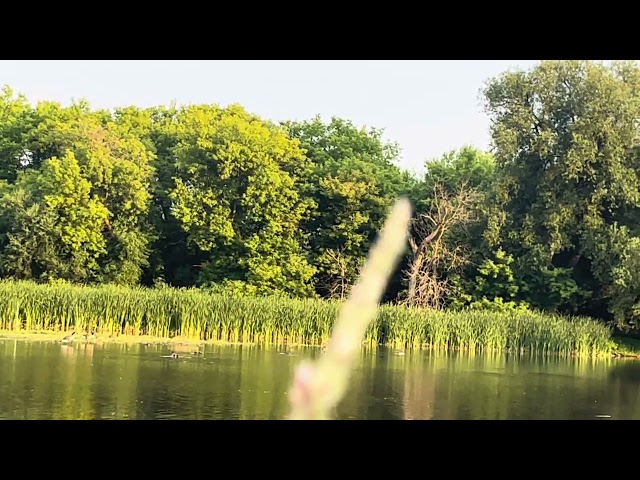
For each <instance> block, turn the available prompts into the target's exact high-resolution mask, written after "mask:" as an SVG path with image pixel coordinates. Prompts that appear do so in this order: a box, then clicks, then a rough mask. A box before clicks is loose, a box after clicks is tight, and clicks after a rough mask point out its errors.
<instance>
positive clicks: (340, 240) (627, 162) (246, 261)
mask: <svg viewBox="0 0 640 480" xmlns="http://www.w3.org/2000/svg"><path fill="white" fill-rule="evenodd" d="M483 93H484V98H485V101H486V110H487V113H488V114H489V116H490V119H491V135H492V140H493V151H492V152H491V153H490V152H483V151H481V150H479V149H476V148H474V147H471V146H464V147H462V148H460V149H459V150H456V151H453V152H449V153H447V154H445V155H443V156H442V157H441V158H438V159H434V160H430V161H428V162H426V163H425V173H424V175H423V176H422V177H421V178H418V177H416V176H413V175H411V174H409V173H408V172H406V171H404V170H402V169H401V168H400V167H399V166H398V162H397V161H398V157H399V149H398V146H397V145H395V144H393V143H388V142H385V141H384V140H383V136H382V133H383V132H382V131H380V130H377V129H375V128H361V127H359V126H356V125H354V124H353V123H351V122H350V121H348V120H345V119H340V118H332V119H330V120H329V121H323V120H322V119H321V118H320V117H316V118H312V119H309V120H307V121H296V122H282V123H280V124H278V123H273V122H270V121H268V120H266V119H262V118H259V117H258V116H256V115H254V114H251V113H249V112H247V111H245V110H244V109H243V108H242V107H240V106H238V105H232V106H228V107H221V106H217V105H190V106H182V107H177V106H175V105H169V106H158V107H154V108H148V109H140V108H137V107H134V106H129V107H123V108H118V109H115V110H114V111H105V110H95V109H92V108H91V107H90V106H89V105H88V104H87V103H86V102H76V103H74V104H72V105H70V106H66V107H65V106H62V105H60V104H57V103H55V102H40V103H38V104H37V105H32V104H30V103H29V102H28V101H27V99H26V98H24V97H23V96H20V95H16V94H15V93H14V92H13V91H12V90H11V89H9V88H8V87H5V88H4V89H3V90H2V92H1V93H0V277H3V278H16V279H33V280H37V281H51V280H59V279H63V280H67V281H71V282H79V283H98V282H113V283H119V284H143V285H154V284H158V283H167V284H169V285H174V286H199V287H203V288H223V289H233V290H235V291H239V292H242V293H245V294H272V293H281V294H286V295H290V296H296V297H311V296H321V297H324V298H328V297H337V298H341V297H344V296H345V295H346V294H347V293H348V289H349V286H350V285H351V284H352V283H353V281H354V280H355V278H356V276H357V273H358V270H359V268H360V266H361V265H362V262H363V261H364V259H365V257H366V254H367V251H368V249H369V248H370V246H371V243H372V241H373V240H374V239H375V235H376V232H377V230H378V229H379V227H380V225H381V223H382V221H383V220H384V217H385V215H386V212H387V209H388V207H389V206H390V205H391V203H392V202H393V200H394V199H395V198H397V197H398V196H399V195H408V196H409V197H410V198H411V200H412V202H413V203H414V207H415V221H414V223H413V227H412V231H411V232H410V233H411V236H410V239H409V240H410V241H409V245H410V247H411V248H408V249H407V255H406V258H405V261H404V263H403V264H402V266H401V268H399V270H398V271H397V272H395V275H394V277H393V281H392V284H391V286H390V288H389V291H388V292H387V295H386V299H387V300H390V301H407V302H408V303H413V304H415V305H422V306H430V307H432V308H461V307H469V306H470V307H472V308H495V309H505V308H527V307H533V308H538V309H543V310H549V311H560V312H565V313H581V314H589V315H592V316H595V317H598V318H601V319H602V320H604V321H612V322H613V323H614V324H615V325H617V326H618V327H620V328H640V326H639V322H640V177H639V173H640V146H639V145H638V140H639V135H638V133H639V131H638V126H639V124H638V119H640V70H639V69H638V66H637V64H636V63H629V62H624V63H621V62H618V63H613V64H611V65H608V66H607V65H603V64H598V63H593V62H579V61H551V62H542V63H540V64H539V65H538V66H536V67H535V68H533V69H531V70H530V71H521V72H507V73H504V74H503V75H500V76H498V77H496V78H494V79H490V81H489V82H488V84H487V85H486V88H485V89H484V91H483Z"/></svg>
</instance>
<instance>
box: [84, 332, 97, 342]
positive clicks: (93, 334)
mask: <svg viewBox="0 0 640 480" xmlns="http://www.w3.org/2000/svg"><path fill="white" fill-rule="evenodd" d="M95 338H96V332H95V330H91V333H90V334H89V333H85V334H83V335H82V339H83V340H94V339H95Z"/></svg>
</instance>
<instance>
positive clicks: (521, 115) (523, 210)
mask: <svg viewBox="0 0 640 480" xmlns="http://www.w3.org/2000/svg"><path fill="white" fill-rule="evenodd" d="M639 86H640V72H639V69H638V66H637V64H635V63H629V62H626V63H614V64H613V65H611V66H606V65H603V64H596V63H593V62H583V61H570V62H566V61H549V62H542V63H541V64H540V65H538V66H537V67H536V68H534V69H532V70H531V71H529V72H509V73H505V74H503V75H501V76H499V77H498V78H495V79H493V80H492V81H490V82H489V84H488V86H487V88H486V89H485V96H486V101H487V102H486V107H487V111H488V112H489V114H490V115H491V118H492V137H493V142H494V144H495V152H496V160H497V162H498V165H499V168H500V170H501V175H500V180H499V182H498V183H497V188H496V197H495V199H496V203H495V208H494V209H493V211H492V215H491V216H490V217H489V220H490V221H489V225H488V229H487V232H486V238H487V240H488V241H489V242H490V244H491V245H493V246H494V247H496V248H497V247H503V248H504V249H505V250H506V251H508V252H510V253H514V254H515V255H516V257H517V258H518V260H517V261H516V262H515V263H514V270H515V271H517V276H519V277H520V278H528V279H529V282H528V283H529V285H531V283H532V281H533V279H535V281H536V282H537V283H538V285H537V287H536V288H535V289H533V288H532V289H530V295H531V299H532V303H533V304H534V305H535V306H539V307H543V308H551V309H559V310H561V311H567V310H573V311H579V312H582V313H589V314H595V315H601V314H605V313H607V312H608V314H609V315H610V316H611V318H613V319H614V320H615V321H616V322H617V324H618V325H622V324H624V323H627V324H629V322H631V321H635V318H636V317H635V314H634V313H633V312H634V306H636V305H638V303H637V302H638V299H639V298H640V284H639V283H637V282H635V280H634V279H636V278H638V275H639V274H638V272H637V271H636V267H635V265H636V263H635V260H633V261H631V259H635V258H636V257H638V254H639V253H640V252H638V251H636V248H637V246H638V241H637V239H638V220H639V219H640V217H638V216H637V212H638V208H639V207H640V179H639V177H638V175H639V173H640V170H639V168H638V167H639V164H638V155H637V154H636V152H637V146H638V124H637V119H638V118H639V117H640V102H639V100H640V97H639V93H640V89H639ZM545 272H546V273H545ZM558 280H561V281H558ZM562 292H566V293H562ZM552 299H555V300H553V301H552V302H551V301H550V300H552Z"/></svg>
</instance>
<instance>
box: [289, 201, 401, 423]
mask: <svg viewBox="0 0 640 480" xmlns="http://www.w3.org/2000/svg"><path fill="white" fill-rule="evenodd" d="M410 221H411V204H410V202H409V200H407V199H406V198H401V199H399V200H398V201H397V202H396V204H395V205H394V207H393V209H392V210H391V213H390V215H389V217H388V218H387V221H386V222H385V224H384V227H383V228H382V231H381V232H380V235H379V236H378V239H377V240H376V243H375V244H374V245H373V247H372V249H371V251H370V252H369V257H368V258H367V262H366V264H365V265H364V267H363V269H362V271H361V274H360V278H359V280H358V282H357V283H356V284H355V285H354V287H353V289H352V291H351V294H350V295H349V298H348V299H347V301H346V302H345V303H344V304H343V305H342V307H341V308H340V311H339V313H338V318H337V320H336V324H335V326H334V328H333V332H332V335H331V339H330V340H329V344H328V345H327V353H326V355H323V356H322V358H321V359H320V360H318V361H317V362H315V363H311V362H303V363H301V364H300V365H299V366H298V368H297V369H296V372H295V375H294V379H293V386H292V388H291V392H290V396H289V399H290V401H291V407H292V409H291V413H290V415H289V419H291V420H326V419H329V418H330V412H331V411H332V410H333V409H334V408H335V407H336V406H337V405H338V403H339V402H340V400H342V397H343V396H344V394H345V393H346V389H347V383H348V381H349V377H350V376H351V370H352V368H353V365H354V362H355V359H356V356H357V354H358V352H359V350H360V345H361V342H362V339H363V338H364V335H365V333H366V331H367V328H368V326H369V324H370V323H371V322H372V321H373V320H374V319H375V316H376V312H377V309H378V304H379V302H380V298H381V297H382V294H383V293H384V290H385V288H386V286H387V282H388V279H389V277H390V275H391V273H392V272H393V270H394V268H395V266H396V264H397V262H398V260H399V259H400V255H401V254H402V252H403V250H404V248H405V246H406V240H407V233H408V228H409V222H410Z"/></svg>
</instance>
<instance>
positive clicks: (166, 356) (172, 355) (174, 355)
mask: <svg viewBox="0 0 640 480" xmlns="http://www.w3.org/2000/svg"><path fill="white" fill-rule="evenodd" d="M162 357H163V358H178V354H177V353H176V352H172V353H171V355H163V356H162Z"/></svg>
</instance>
